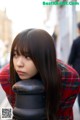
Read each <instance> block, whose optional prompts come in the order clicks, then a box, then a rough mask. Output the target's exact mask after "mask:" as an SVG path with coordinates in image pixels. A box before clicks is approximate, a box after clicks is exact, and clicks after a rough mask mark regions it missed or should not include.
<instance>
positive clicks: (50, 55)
mask: <svg viewBox="0 0 80 120" xmlns="http://www.w3.org/2000/svg"><path fill="white" fill-rule="evenodd" d="M15 47H16V50H17V53H19V52H20V53H21V54H22V55H24V56H25V55H26V53H27V52H28V53H29V55H30V57H31V59H32V60H33V62H34V64H35V66H36V68H37V70H38V71H39V73H40V76H41V79H42V81H43V84H44V87H45V90H46V114H47V120H57V118H56V114H57V109H58V105H59V98H60V79H59V74H58V70H57V62H56V52H55V47H54V43H53V40H52V37H51V36H50V35H49V34H48V33H47V32H46V31H45V30H41V29H27V30H25V31H22V32H21V33H19V34H18V35H17V36H16V38H15V39H14V41H13V44H12V48H11V57H10V78H11V84H12V85H13V84H14V83H15V82H16V80H15V78H16V75H17V73H16V72H15V69H14V65H13V56H14V49H15Z"/></svg>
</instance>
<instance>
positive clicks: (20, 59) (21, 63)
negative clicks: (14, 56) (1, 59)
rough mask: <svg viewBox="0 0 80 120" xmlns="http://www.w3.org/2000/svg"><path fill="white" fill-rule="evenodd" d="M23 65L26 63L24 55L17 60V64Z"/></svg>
mask: <svg viewBox="0 0 80 120" xmlns="http://www.w3.org/2000/svg"><path fill="white" fill-rule="evenodd" d="M23 65H24V63H23V59H22V57H19V58H18V60H17V66H23Z"/></svg>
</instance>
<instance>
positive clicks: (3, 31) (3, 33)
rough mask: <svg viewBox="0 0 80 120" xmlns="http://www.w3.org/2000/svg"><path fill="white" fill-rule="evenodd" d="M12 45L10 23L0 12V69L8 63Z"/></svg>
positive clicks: (4, 12)
mask: <svg viewBox="0 0 80 120" xmlns="http://www.w3.org/2000/svg"><path fill="white" fill-rule="evenodd" d="M11 43H12V21H11V20H10V19H9V18H8V16H7V14H6V9H5V10H4V11H2V10H0V51H1V52H0V68H1V67H3V66H4V65H5V64H7V63H8V62H9V59H10V47H11ZM1 44H2V45H1Z"/></svg>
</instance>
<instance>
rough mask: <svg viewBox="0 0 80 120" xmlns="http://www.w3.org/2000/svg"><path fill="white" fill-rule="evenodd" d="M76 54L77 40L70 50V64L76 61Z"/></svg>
mask: <svg viewBox="0 0 80 120" xmlns="http://www.w3.org/2000/svg"><path fill="white" fill-rule="evenodd" d="M75 56H76V45H75V40H74V42H73V44H72V47H71V52H70V55H69V59H68V64H69V65H73V63H74V61H75Z"/></svg>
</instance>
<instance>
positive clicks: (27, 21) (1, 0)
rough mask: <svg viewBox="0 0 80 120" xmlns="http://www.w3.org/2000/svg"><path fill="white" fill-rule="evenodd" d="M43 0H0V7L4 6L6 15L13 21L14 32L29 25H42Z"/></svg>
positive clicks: (38, 26)
mask: <svg viewBox="0 0 80 120" xmlns="http://www.w3.org/2000/svg"><path fill="white" fill-rule="evenodd" d="M42 1H43V0H0V8H1V9H2V10H4V9H5V8H6V12H7V16H8V17H9V18H10V19H11V20H12V21H13V31H14V32H15V33H17V32H19V31H21V30H23V29H26V28H29V27H37V28H42V27H43V20H44V19H45V10H44V8H43V5H42Z"/></svg>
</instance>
